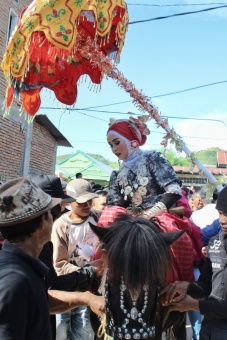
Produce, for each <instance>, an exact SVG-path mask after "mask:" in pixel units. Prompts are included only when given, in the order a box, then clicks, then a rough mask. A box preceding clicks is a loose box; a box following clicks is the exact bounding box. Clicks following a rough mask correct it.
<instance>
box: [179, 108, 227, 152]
mask: <svg viewBox="0 0 227 340" xmlns="http://www.w3.org/2000/svg"><path fill="white" fill-rule="evenodd" d="M199 118H201V119H206V120H181V121H180V122H179V123H178V124H177V126H175V130H176V132H177V133H178V134H179V135H181V136H182V138H183V140H184V142H185V143H186V145H187V146H188V148H189V149H190V150H191V151H198V150H203V149H206V148H210V147H219V148H221V149H224V150H227V114H226V113H224V114H210V115H206V116H202V117H199Z"/></svg>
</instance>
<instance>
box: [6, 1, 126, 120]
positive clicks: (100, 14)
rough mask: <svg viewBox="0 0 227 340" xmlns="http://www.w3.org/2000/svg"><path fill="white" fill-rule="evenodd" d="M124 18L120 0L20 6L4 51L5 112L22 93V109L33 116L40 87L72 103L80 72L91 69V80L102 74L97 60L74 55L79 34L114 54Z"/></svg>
mask: <svg viewBox="0 0 227 340" xmlns="http://www.w3.org/2000/svg"><path fill="white" fill-rule="evenodd" d="M128 20H129V19H128V12H127V6H126V3H125V1H124V0H34V1H33V2H32V3H31V4H30V6H29V7H28V8H26V9H25V10H24V11H23V12H22V14H21V17H20V20H19V22H18V24H17V26H16V28H15V30H14V32H13V34H12V37H11V39H10V41H9V44H8V46H7V49H6V53H5V55H4V57H3V61H2V68H3V71H4V73H5V76H6V79H7V83H8V87H7V90H6V100H5V107H6V112H7V111H9V109H10V106H11V104H12V101H13V97H14V95H18V94H20V95H21V99H22V107H23V109H24V110H25V111H26V112H27V113H28V114H29V115H31V116H34V115H35V113H36V112H37V111H38V109H39V107H40V104H41V98H40V91H41V90H42V88H43V87H46V88H49V89H51V90H52V91H54V93H55V96H56V98H57V99H58V100H59V101H60V102H62V103H63V104H67V105H73V104H74V103H75V102H76V98H77V81H78V80H79V78H80V76H81V75H84V74H87V75H89V76H90V78H91V81H92V82H93V83H95V84H100V82H101V80H102V76H103V73H102V71H101V70H100V68H99V66H98V65H94V64H92V62H91V60H90V59H89V58H87V57H86V56H83V57H82V58H81V56H80V55H78V53H77V46H78V44H79V42H80V39H81V37H83V41H85V38H86V37H90V38H91V41H93V42H95V44H96V46H97V49H98V51H99V52H101V53H102V54H103V55H104V56H106V55H109V54H110V53H113V52H114V53H113V54H114V57H115V59H117V58H118V57H119V56H120V53H121V50H122V47H123V44H124V39H125V35H126V31H127V26H128Z"/></svg>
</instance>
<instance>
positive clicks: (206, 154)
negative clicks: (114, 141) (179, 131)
mask: <svg viewBox="0 0 227 340" xmlns="http://www.w3.org/2000/svg"><path fill="white" fill-rule="evenodd" d="M217 150H219V148H217V147H214V148H209V149H205V150H200V151H197V152H196V157H197V158H198V159H199V160H200V161H201V162H202V163H203V164H204V165H214V166H216V165H217ZM159 151H160V152H163V149H160V150H159ZM71 155H72V154H66V155H62V156H57V163H58V164H59V163H60V162H61V161H63V160H64V159H66V158H68V157H69V156H71ZM88 155H90V156H91V157H93V158H95V159H97V160H98V161H100V162H103V163H104V164H106V165H109V166H111V167H112V168H113V169H119V164H118V162H111V161H109V160H108V159H106V158H105V157H103V156H102V155H98V154H93V153H88ZM165 156H166V158H167V159H168V161H169V162H170V164H171V165H182V166H188V165H189V164H190V162H189V161H188V159H187V157H186V156H185V155H184V154H183V153H182V154H178V153H177V152H176V151H173V150H171V149H170V150H167V151H166V154H165Z"/></svg>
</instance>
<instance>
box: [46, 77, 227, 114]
mask: <svg viewBox="0 0 227 340" xmlns="http://www.w3.org/2000/svg"><path fill="white" fill-rule="evenodd" d="M223 83H227V80H222V81H217V82H214V83H208V84H204V85H199V86H194V87H190V88H188V89H184V90H178V91H174V92H167V93H163V94H159V95H156V96H152V97H148V98H149V99H153V98H160V97H167V96H172V95H174V94H178V93H183V92H188V91H193V90H197V89H201V88H203V87H209V86H214V85H219V84H223ZM131 102H132V99H131V100H125V101H122V102H115V103H110V104H104V105H96V106H89V107H84V108H79V109H77V110H81V111H83V110H88V109H96V108H99V107H108V106H114V105H120V104H126V103H131ZM40 109H44V110H49V109H51V110H62V108H60V107H40ZM64 110H67V111H71V110H72V109H71V108H64Z"/></svg>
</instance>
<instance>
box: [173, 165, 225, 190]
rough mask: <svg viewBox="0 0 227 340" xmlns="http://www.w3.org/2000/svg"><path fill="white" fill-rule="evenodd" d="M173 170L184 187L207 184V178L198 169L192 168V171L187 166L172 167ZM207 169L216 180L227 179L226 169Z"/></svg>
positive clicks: (211, 167)
mask: <svg viewBox="0 0 227 340" xmlns="http://www.w3.org/2000/svg"><path fill="white" fill-rule="evenodd" d="M173 169H174V171H175V172H176V174H177V176H178V177H179V178H180V179H181V180H182V183H183V185H184V186H205V185H206V184H208V179H207V177H206V176H205V175H204V174H202V173H201V171H200V169H199V168H198V167H194V169H193V171H192V169H191V168H190V167H188V166H173ZM207 169H208V170H209V172H210V173H211V174H212V175H213V176H214V177H215V178H216V179H217V180H218V179H220V178H224V176H226V178H227V167H225V168H224V167H215V166H207ZM226 182H227V180H226Z"/></svg>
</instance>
